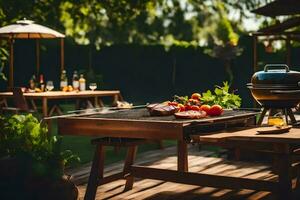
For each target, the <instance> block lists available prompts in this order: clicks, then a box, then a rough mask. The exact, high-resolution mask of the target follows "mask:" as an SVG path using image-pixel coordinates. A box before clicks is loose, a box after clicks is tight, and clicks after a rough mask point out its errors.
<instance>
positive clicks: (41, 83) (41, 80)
mask: <svg viewBox="0 0 300 200" xmlns="http://www.w3.org/2000/svg"><path fill="white" fill-rule="evenodd" d="M40 89H41V91H42V92H44V91H45V82H44V76H43V74H41V75H40Z"/></svg>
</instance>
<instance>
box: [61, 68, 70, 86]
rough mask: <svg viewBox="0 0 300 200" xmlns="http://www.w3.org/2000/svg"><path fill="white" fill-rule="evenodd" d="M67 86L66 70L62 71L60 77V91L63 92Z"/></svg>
mask: <svg viewBox="0 0 300 200" xmlns="http://www.w3.org/2000/svg"><path fill="white" fill-rule="evenodd" d="M67 86H68V77H67V72H66V70H62V72H61V75H60V89H61V90H63V89H64V88H65V87H67Z"/></svg>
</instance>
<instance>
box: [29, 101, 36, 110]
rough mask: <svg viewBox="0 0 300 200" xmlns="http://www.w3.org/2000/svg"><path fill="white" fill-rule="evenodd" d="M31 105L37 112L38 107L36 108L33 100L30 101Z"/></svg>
mask: <svg viewBox="0 0 300 200" xmlns="http://www.w3.org/2000/svg"><path fill="white" fill-rule="evenodd" d="M30 103H31V106H32V108H33V110H34V111H37V106H36V104H35V102H34V100H33V99H30Z"/></svg>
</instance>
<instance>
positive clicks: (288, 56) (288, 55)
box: [285, 36, 291, 66]
mask: <svg viewBox="0 0 300 200" xmlns="http://www.w3.org/2000/svg"><path fill="white" fill-rule="evenodd" d="M285 45H286V64H287V65H288V66H290V65H291V38H290V36H287V39H286V41H285Z"/></svg>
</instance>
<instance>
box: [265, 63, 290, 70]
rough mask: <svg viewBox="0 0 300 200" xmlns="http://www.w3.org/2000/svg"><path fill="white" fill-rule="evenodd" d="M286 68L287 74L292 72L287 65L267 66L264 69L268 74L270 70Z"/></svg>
mask: <svg viewBox="0 0 300 200" xmlns="http://www.w3.org/2000/svg"><path fill="white" fill-rule="evenodd" d="M272 67H273V68H274V67H276V68H280V69H281V68H284V69H285V71H286V72H289V71H290V68H289V66H287V65H286V64H267V65H265V68H264V71H265V72H267V71H268V70H269V68H272Z"/></svg>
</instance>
